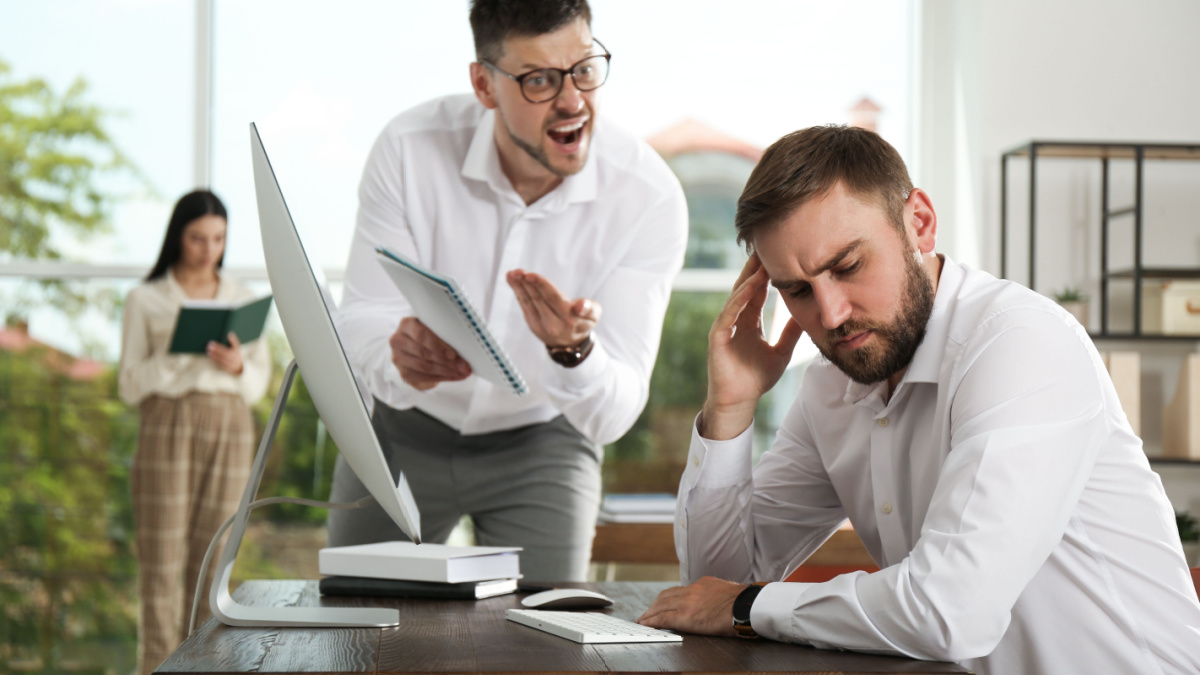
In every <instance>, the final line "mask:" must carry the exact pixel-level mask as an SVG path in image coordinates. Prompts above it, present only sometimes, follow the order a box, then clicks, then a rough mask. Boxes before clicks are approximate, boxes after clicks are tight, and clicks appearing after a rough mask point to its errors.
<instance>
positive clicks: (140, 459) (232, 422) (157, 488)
mask: <svg viewBox="0 0 1200 675" xmlns="http://www.w3.org/2000/svg"><path fill="white" fill-rule="evenodd" d="M253 451H254V421H253V419H252V418H251V416H250V409H249V407H247V405H246V403H245V402H244V401H243V400H242V398H241V397H240V396H238V395H236V394H224V393H222V394H209V393H199V392H191V393H189V394H186V395H184V396H182V397H180V398H165V397H162V396H151V397H149V398H147V399H145V400H144V401H142V404H141V426H140V429H139V432H138V448H137V454H136V455H135V456H134V459H133V476H132V489H133V512H134V519H135V520H136V522H137V557H138V592H139V595H140V599H141V615H140V618H139V622H138V623H139V630H140V633H141V635H140V639H139V640H138V668H139V671H140V672H141V673H150V672H151V671H153V670H154V669H155V668H156V667H158V665H159V664H160V663H162V662H163V660H165V659H166V658H167V657H168V656H170V654H171V652H172V651H174V650H175V648H176V647H178V646H179V643H180V642H182V640H183V637H184V635H183V632H184V631H185V630H186V629H187V619H188V617H189V616H190V615H191V611H192V598H193V596H194V594H195V591H196V576H197V575H198V574H199V573H200V564H201V562H202V561H203V560H204V552H205V551H206V550H207V549H208V545H209V542H210V541H211V539H212V537H213V535H214V534H215V533H216V531H217V529H218V528H219V527H220V526H221V523H222V522H223V521H224V520H225V519H226V518H228V517H229V516H230V514H232V513H233V512H234V511H236V510H237V505H238V500H239V498H240V497H241V495H242V492H243V490H244V489H245V487H246V481H247V480H248V479H249V476H250V462H251V458H252V454H253ZM220 555H221V552H220V549H218V550H217V551H216V553H215V554H214V557H213V563H211V564H210V567H209V570H208V575H207V578H206V579H205V581H204V584H205V587H206V588H207V586H209V585H211V584H212V577H213V573H214V572H215V569H216V561H217V560H218V559H219V558H220ZM201 602H202V603H203V604H202V605H201V614H200V618H201V619H203V618H204V617H206V616H207V615H208V597H207V592H205V595H204V597H203V598H202V600H201Z"/></svg>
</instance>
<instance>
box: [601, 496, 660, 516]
mask: <svg viewBox="0 0 1200 675" xmlns="http://www.w3.org/2000/svg"><path fill="white" fill-rule="evenodd" d="M599 522H601V523H673V522H675V495H672V494H667V493H647V494H610V495H604V499H603V500H602V501H601V502H600V517H599Z"/></svg>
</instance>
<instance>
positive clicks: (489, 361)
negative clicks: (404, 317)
mask: <svg viewBox="0 0 1200 675" xmlns="http://www.w3.org/2000/svg"><path fill="white" fill-rule="evenodd" d="M375 252H376V253H378V254H379V262H380V264H382V265H383V269H384V270H385V271H386V272H387V274H388V276H389V277H391V278H392V282H393V283H395V284H396V288H398V289H400V292H401V293H402V294H404V298H405V299H406V300H408V304H410V305H412V308H413V313H414V314H415V315H416V317H417V318H418V319H420V320H421V323H423V324H425V325H426V326H427V327H428V328H429V330H431V331H433V332H434V334H436V335H437V336H438V337H439V338H441V339H442V340H443V341H444V342H445V343H446V344H448V345H450V346H451V347H454V350H455V351H457V352H458V354H459V356H461V357H463V359H465V360H466V362H467V363H469V364H471V370H472V371H473V372H474V373H475V374H476V375H478V376H480V377H482V378H484V379H485V380H487V381H489V382H492V383H493V384H497V385H499V386H501V387H506V388H508V389H510V390H511V391H512V392H513V393H514V394H517V395H518V396H523V395H525V394H527V393H529V387H528V386H526V384H525V379H524V378H522V377H521V373H519V372H517V368H516V366H514V365H513V363H512V359H510V358H509V356H508V354H507V353H506V352H505V351H504V348H503V347H501V346H500V344H499V343H498V342H496V339H495V338H493V337H492V333H491V331H489V330H488V327H487V323H485V322H484V320H483V318H482V317H480V316H479V313H478V312H476V311H475V308H474V307H473V306H471V302H470V300H468V299H467V294H466V293H465V292H464V291H463V290H462V288H461V287H459V285H458V283H457V282H456V281H454V279H452V278H450V277H446V276H442V275H439V274H436V273H434V272H432V271H430V270H427V269H425V268H424V267H421V266H420V265H418V264H416V263H415V262H413V261H411V260H408V259H407V258H404V257H403V256H401V255H398V254H396V253H393V252H391V251H389V250H387V249H386V248H377V249H375Z"/></svg>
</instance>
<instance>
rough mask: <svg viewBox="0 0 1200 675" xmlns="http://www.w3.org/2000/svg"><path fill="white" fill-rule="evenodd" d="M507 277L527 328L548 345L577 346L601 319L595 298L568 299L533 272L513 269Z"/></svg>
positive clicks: (598, 305)
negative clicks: (519, 304) (527, 325)
mask: <svg viewBox="0 0 1200 675" xmlns="http://www.w3.org/2000/svg"><path fill="white" fill-rule="evenodd" d="M506 278H507V280H508V285H509V286H511V287H512V289H513V292H514V293H516V295H517V302H520V303H521V312H522V313H523V314H524V315H525V323H527V324H529V330H531V331H533V334H534V335H536V336H537V339H539V340H541V341H542V343H543V344H545V345H546V346H547V347H569V346H573V345H577V344H579V343H580V342H583V341H584V340H585V339H587V336H588V335H591V333H592V330H593V329H595V328H596V324H597V323H599V322H600V303H598V302H596V301H595V300H588V299H587V298H576V299H575V300H568V299H567V298H565V297H563V294H562V293H561V292H559V290H558V289H557V288H555V286H554V284H552V283H550V282H549V281H548V280H547V279H546V278H545V277H543V276H541V275H539V274H534V273H533V272H526V271H524V270H512V271H510V272H509V273H508V275H507V277H506Z"/></svg>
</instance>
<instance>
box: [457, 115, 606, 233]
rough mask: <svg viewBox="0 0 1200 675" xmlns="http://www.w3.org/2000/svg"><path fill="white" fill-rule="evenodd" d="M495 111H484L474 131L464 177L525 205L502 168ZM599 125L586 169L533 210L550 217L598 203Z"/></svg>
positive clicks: (565, 180) (593, 137)
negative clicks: (576, 205)
mask: <svg viewBox="0 0 1200 675" xmlns="http://www.w3.org/2000/svg"><path fill="white" fill-rule="evenodd" d="M495 129H496V111H495V110H487V111H484V113H483V117H481V118H480V120H479V126H478V127H476V128H475V136H474V137H472V138H471V145H470V147H469V148H468V149H467V157H466V159H464V160H463V166H462V176H463V178H467V179H470V180H477V181H481V182H484V183H487V184H488V187H490V188H491V189H492V191H494V192H495V193H496V194H498V195H503V196H505V197H506V198H510V199H515V200H517V201H518V202H521V204H522V205H524V202H523V201H522V200H521V197H520V195H518V194H517V192H516V190H514V189H513V187H512V183H511V182H510V181H509V180H508V176H505V175H504V171H503V169H501V168H500V152H499V151H498V150H497V149H496V139H495V133H496V131H495ZM597 135H598V125H596V126H594V127H593V131H592V143H591V148H590V149H589V152H588V160H587V162H586V163H584V165H583V169H582V170H581V171H580V172H579V173H577V174H575V175H573V176H567V177H566V178H564V179H563V182H562V183H560V184H559V186H558V187H556V188H554V189H553V190H551V191H550V193H549V194H547V195H546V196H544V197H542V198H541V199H539V200H538V201H537V202H535V203H534V204H533V205H531V207H533V206H536V207H538V208H539V209H543V210H545V211H546V212H549V213H558V212H560V211H563V210H565V209H566V208H567V207H568V206H570V205H571V204H576V203H584V202H590V201H595V199H596V194H597V192H598V183H599V175H598V173H597V171H596V157H595V155H596V136H597Z"/></svg>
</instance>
